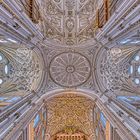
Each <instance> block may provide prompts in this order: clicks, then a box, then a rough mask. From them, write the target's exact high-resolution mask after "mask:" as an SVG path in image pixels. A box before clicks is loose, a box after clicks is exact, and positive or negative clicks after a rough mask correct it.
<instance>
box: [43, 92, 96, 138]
mask: <svg viewBox="0 0 140 140" xmlns="http://www.w3.org/2000/svg"><path fill="white" fill-rule="evenodd" d="M46 107H47V112H48V118H47V122H48V124H47V132H48V134H49V135H51V136H53V135H55V134H57V133H59V132H65V131H66V130H67V129H68V128H72V129H73V130H74V131H75V133H76V132H82V133H84V134H86V135H88V136H91V135H92V136H93V134H94V124H93V108H94V102H93V101H92V100H90V99H88V98H86V97H83V96H78V95H76V94H69V93H67V94H64V95H60V96H56V97H54V98H51V99H49V100H47V101H46Z"/></svg>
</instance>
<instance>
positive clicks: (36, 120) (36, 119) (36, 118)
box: [34, 114, 40, 128]
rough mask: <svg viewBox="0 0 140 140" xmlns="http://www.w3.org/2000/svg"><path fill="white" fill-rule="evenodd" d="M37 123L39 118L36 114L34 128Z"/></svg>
mask: <svg viewBox="0 0 140 140" xmlns="http://www.w3.org/2000/svg"><path fill="white" fill-rule="evenodd" d="M39 121H40V116H39V114H37V115H36V117H35V119H34V128H35V127H36V126H37V125H38V123H39Z"/></svg>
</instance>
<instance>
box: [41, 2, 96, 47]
mask: <svg viewBox="0 0 140 140" xmlns="http://www.w3.org/2000/svg"><path fill="white" fill-rule="evenodd" d="M95 3H96V1H94V0H45V1H44V2H42V6H43V7H44V8H43V9H44V13H43V14H42V16H43V19H44V26H45V29H44V31H45V32H44V34H45V35H46V37H47V38H49V39H53V40H55V41H57V42H59V43H60V44H64V45H76V44H80V43H83V42H85V41H87V40H89V39H91V38H93V36H94V34H93V30H94V28H93V26H92V25H93V23H94V22H93V21H94V19H95V10H96V8H95Z"/></svg>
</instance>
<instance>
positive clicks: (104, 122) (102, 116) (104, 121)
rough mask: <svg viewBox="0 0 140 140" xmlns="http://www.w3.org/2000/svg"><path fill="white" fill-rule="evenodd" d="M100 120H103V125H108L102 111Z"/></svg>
mask: <svg viewBox="0 0 140 140" xmlns="http://www.w3.org/2000/svg"><path fill="white" fill-rule="evenodd" d="M100 120H101V123H102V125H103V127H104V128H105V127H106V118H105V116H104V114H103V113H102V112H101V113H100Z"/></svg>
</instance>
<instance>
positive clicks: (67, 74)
mask: <svg viewBox="0 0 140 140" xmlns="http://www.w3.org/2000/svg"><path fill="white" fill-rule="evenodd" d="M50 76H51V78H52V80H53V81H54V82H55V83H57V84H58V85H60V86H64V87H76V86H79V85H81V84H83V83H84V82H86V81H87V79H88V78H89V76H90V63H89V61H88V60H87V58H86V57H84V56H83V55H81V54H79V53H72V52H66V53H62V54H59V55H57V56H56V57H55V58H54V59H53V60H52V61H51V63H50Z"/></svg>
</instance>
